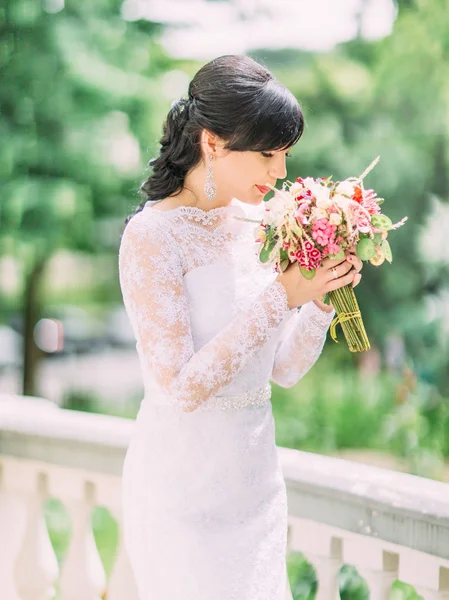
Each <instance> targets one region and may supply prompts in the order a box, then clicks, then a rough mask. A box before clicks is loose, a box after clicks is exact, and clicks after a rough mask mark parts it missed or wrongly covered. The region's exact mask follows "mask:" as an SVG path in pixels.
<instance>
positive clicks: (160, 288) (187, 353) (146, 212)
mask: <svg viewBox="0 0 449 600" xmlns="http://www.w3.org/2000/svg"><path fill="white" fill-rule="evenodd" d="M153 204H154V203H150V202H148V203H147V204H146V205H145V208H144V209H143V210H142V211H141V212H139V213H138V214H136V215H135V216H134V217H133V218H132V219H131V221H130V222H129V223H128V225H127V227H126V228H125V231H124V233H123V236H122V240H121V244H120V251H119V276H120V285H121V289H122V294H123V300H124V304H125V307H126V310H127V313H128V315H129V318H130V321H131V324H132V327H133V330H134V333H135V336H136V341H137V351H138V354H139V359H140V364H141V368H142V373H143V379H144V385H145V390H146V396H147V395H148V396H150V395H153V396H155V395H156V396H159V397H161V396H162V397H164V398H166V400H167V402H171V403H172V404H173V405H178V406H179V407H181V408H182V409H183V410H184V411H186V412H188V411H193V410H195V409H197V408H198V407H200V406H201V405H202V404H203V403H206V402H207V400H208V399H209V398H211V397H212V396H214V395H217V394H220V395H222V396H226V395H227V394H234V395H235V394H243V393H248V392H251V390H255V389H256V388H261V387H262V386H265V385H266V384H268V382H269V381H270V379H271V380H274V381H275V382H276V383H278V384H279V385H281V386H286V387H287V386H292V385H294V384H295V383H296V382H297V381H298V380H299V379H300V378H301V377H302V376H303V375H304V374H305V373H306V372H307V371H308V370H309V369H310V367H311V366H312V365H313V363H314V362H315V361H316V359H317V358H318V356H319V354H320V352H321V350H322V347H323V344H324V340H325V335H326V331H327V329H328V327H329V324H330V321H331V319H332V316H333V314H328V313H325V312H323V311H321V310H320V309H319V308H318V307H316V306H315V304H314V303H309V304H306V305H305V306H304V307H302V308H301V310H300V311H299V312H298V311H297V310H296V309H295V310H289V309H288V304H287V296H286V292H285V289H284V287H283V286H282V284H280V283H279V282H277V281H276V274H275V273H273V272H272V271H271V270H269V269H267V268H266V267H264V266H262V265H260V263H259V262H258V259H257V255H256V245H255V241H254V235H253V232H254V227H255V225H254V224H253V223H248V222H245V221H241V220H237V219H235V218H234V217H245V216H247V217H250V218H257V215H258V214H260V211H261V210H263V206H262V207H255V208H254V207H248V206H246V205H243V204H242V203H240V202H238V201H233V203H232V204H231V205H230V206H227V207H222V208H216V209H212V210H210V211H203V210H202V209H199V208H196V207H187V206H182V207H178V208H175V209H171V210H168V211H163V210H158V209H157V207H156V208H155V207H154V205H153ZM150 392H151V394H150ZM147 393H148V394H147Z"/></svg>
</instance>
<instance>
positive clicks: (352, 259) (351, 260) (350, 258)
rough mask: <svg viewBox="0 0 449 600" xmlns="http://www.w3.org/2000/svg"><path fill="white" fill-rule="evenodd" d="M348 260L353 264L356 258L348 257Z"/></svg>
mask: <svg viewBox="0 0 449 600" xmlns="http://www.w3.org/2000/svg"><path fill="white" fill-rule="evenodd" d="M346 260H347V261H348V262H353V261H354V257H353V256H348V258H347V259H346Z"/></svg>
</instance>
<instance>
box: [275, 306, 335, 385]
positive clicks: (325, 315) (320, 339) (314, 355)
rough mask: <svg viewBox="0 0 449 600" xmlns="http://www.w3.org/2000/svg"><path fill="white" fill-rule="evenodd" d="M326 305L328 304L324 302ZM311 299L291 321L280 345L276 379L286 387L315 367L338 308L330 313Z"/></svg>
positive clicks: (277, 351)
mask: <svg viewBox="0 0 449 600" xmlns="http://www.w3.org/2000/svg"><path fill="white" fill-rule="evenodd" d="M323 306H326V305H323ZM328 309H329V307H327V306H326V310H322V309H321V308H319V306H318V304H316V303H314V302H308V303H307V304H304V306H302V307H301V309H300V311H299V312H297V311H295V314H294V315H293V316H292V317H291V318H290V319H289V320H288V321H287V324H286V326H285V330H284V333H283V335H282V339H281V341H280V343H279V344H278V347H277V350H276V354H275V358H274V366H273V372H272V380H273V381H274V382H275V383H277V384H278V385H280V386H282V387H292V386H294V385H295V384H296V383H297V382H298V381H299V380H300V379H301V378H302V377H304V375H305V374H306V373H307V372H308V371H309V370H310V369H311V367H313V365H314V364H315V362H316V361H317V359H318V357H319V356H320V354H321V351H322V349H323V346H324V342H325V340H326V333H327V331H328V329H329V326H330V324H331V322H332V319H333V317H334V314H335V311H334V310H333V309H332V310H330V312H327V310H328Z"/></svg>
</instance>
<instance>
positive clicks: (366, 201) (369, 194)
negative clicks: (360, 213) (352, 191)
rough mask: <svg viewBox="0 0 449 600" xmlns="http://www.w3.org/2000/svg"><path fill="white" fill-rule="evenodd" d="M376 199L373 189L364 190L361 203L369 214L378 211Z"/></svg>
mask: <svg viewBox="0 0 449 600" xmlns="http://www.w3.org/2000/svg"><path fill="white" fill-rule="evenodd" d="M376 199H377V194H376V192H375V191H374V190H365V193H364V195H363V200H362V202H361V205H362V206H363V208H365V209H366V210H367V211H368V212H369V214H370V215H375V214H378V213H380V206H379V204H378V203H377V201H376Z"/></svg>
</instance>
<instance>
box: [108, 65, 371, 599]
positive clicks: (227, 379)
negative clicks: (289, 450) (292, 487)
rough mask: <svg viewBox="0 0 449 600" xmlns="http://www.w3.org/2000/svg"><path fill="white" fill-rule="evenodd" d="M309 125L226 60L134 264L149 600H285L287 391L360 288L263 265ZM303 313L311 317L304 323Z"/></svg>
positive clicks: (132, 479) (142, 590) (142, 217)
mask: <svg viewBox="0 0 449 600" xmlns="http://www.w3.org/2000/svg"><path fill="white" fill-rule="evenodd" d="M303 126H304V121H303V115H302V113H301V109H300V107H299V105H298V103H297V101H296V99H295V98H294V96H293V95H292V94H291V93H290V92H289V91H288V90H287V89H286V88H285V87H284V86H283V85H281V84H280V83H279V82H278V81H277V80H276V79H275V78H274V77H273V76H272V75H271V74H270V73H269V72H268V71H267V70H266V69H265V68H264V67H262V66H261V65H259V64H258V63H256V62H254V61H253V60H251V59H249V58H246V57H243V56H222V57H220V58H217V59H216V60H213V61H212V62H210V63H208V64H206V65H205V66H204V67H203V68H202V69H200V71H199V72H198V73H197V74H196V76H195V77H194V78H193V80H192V82H191V83H190V86H189V93H188V99H186V100H180V101H178V102H176V103H174V105H173V106H172V108H171V110H170V112H169V114H168V116H167V121H166V123H165V125H164V132H163V137H162V139H161V147H160V154H159V156H158V157H157V158H156V159H154V160H153V161H152V163H151V164H152V168H153V170H152V175H151V177H149V179H148V180H147V181H146V182H145V183H144V184H143V186H142V188H143V191H144V192H145V193H146V200H145V202H144V203H142V205H141V206H140V207H139V209H138V211H137V214H135V215H134V216H133V217H132V218H131V219H129V220H128V221H129V222H128V223H127V225H126V227H125V230H124V233H123V236H122V240H121V246H120V253H119V269H120V283H121V288H122V294H123V299H124V304H125V306H126V309H127V312H128V314H129V317H130V320H131V322H132V326H133V329H134V332H135V335H136V339H137V351H138V355H139V359H140V364H141V368H142V375H143V379H144V384H145V397H144V399H143V401H142V404H141V407H140V410H139V414H138V416H137V419H136V429H135V433H134V435H133V437H132V440H131V443H130V446H129V449H128V452H127V455H126V460H125V464H124V468H123V488H122V489H123V511H124V535H125V543H126V547H127V551H128V554H129V557H130V560H131V564H132V567H133V570H134V574H135V579H136V582H137V586H138V590H139V595H140V599H141V600H285V598H291V594H290V587H289V585H288V578H287V571H286V542H287V499H286V488H285V483H284V479H283V476H282V472H281V468H280V463H279V459H278V455H277V449H276V445H275V435H274V434H275V430H274V421H273V415H272V406H271V403H270V396H271V390H270V380H273V381H275V382H276V383H277V384H279V385H281V386H285V387H290V386H292V385H294V384H295V383H296V382H297V381H298V380H299V379H300V378H301V377H302V376H303V375H304V374H305V373H306V372H307V371H308V370H309V369H310V368H311V367H312V365H313V364H314V363H315V361H316V360H317V358H318V356H319V354H320V353H321V350H322V347H323V344H324V340H325V336H326V332H327V329H328V327H329V325H330V322H331V320H332V317H333V315H334V311H333V308H332V307H329V306H327V305H326V304H323V303H322V302H321V301H320V300H319V297H321V296H322V295H323V294H325V293H326V292H328V291H329V290H335V289H337V288H339V287H342V286H344V285H346V284H350V283H352V284H353V285H355V284H357V283H358V281H359V279H360V275H359V274H358V271H359V270H360V268H361V263H360V261H359V260H358V259H357V258H356V257H351V256H349V257H347V259H346V260H343V261H336V260H325V261H324V264H323V266H322V268H320V269H318V271H317V274H316V276H315V278H314V279H313V280H306V279H305V278H304V277H302V275H301V274H300V271H299V269H298V267H297V266H296V265H293V266H291V267H289V268H288V269H287V270H286V272H285V273H283V274H282V275H276V273H273V272H272V271H271V270H267V269H266V268H262V267H261V266H260V264H259V263H258V260H257V256H256V253H255V242H254V236H253V231H254V225H252V224H251V223H248V222H245V221H244V220H241V219H240V220H239V219H236V218H235V217H242V216H251V217H252V218H254V217H255V216H256V215H257V214H258V212H259V211H260V208H261V207H262V206H263V205H262V200H263V197H264V195H265V194H266V193H267V191H268V188H267V187H266V186H267V185H275V184H276V181H277V180H278V179H283V178H285V177H286V168H285V160H286V157H287V156H288V151H289V149H290V148H291V147H292V146H293V145H294V144H295V143H296V142H297V141H298V139H299V138H300V136H301V134H302V131H303ZM298 307H301V310H300V311H299V312H298V310H297V309H298Z"/></svg>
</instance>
